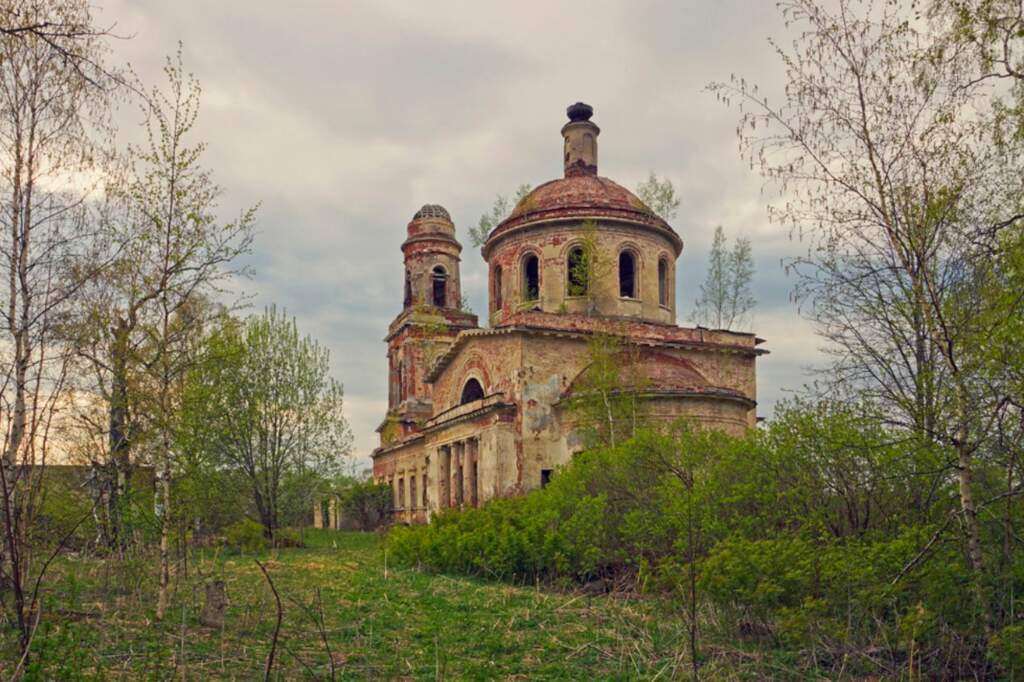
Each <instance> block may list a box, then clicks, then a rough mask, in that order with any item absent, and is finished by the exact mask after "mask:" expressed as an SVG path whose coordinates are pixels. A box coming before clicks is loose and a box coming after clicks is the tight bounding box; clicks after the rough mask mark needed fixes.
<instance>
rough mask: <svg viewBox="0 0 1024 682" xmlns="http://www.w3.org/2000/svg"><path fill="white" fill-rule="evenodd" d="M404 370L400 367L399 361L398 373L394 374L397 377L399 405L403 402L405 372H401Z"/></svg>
mask: <svg viewBox="0 0 1024 682" xmlns="http://www.w3.org/2000/svg"><path fill="white" fill-rule="evenodd" d="M404 369H405V368H404V367H403V366H402V362H401V361H399V362H398V371H397V372H396V374H397V375H398V402H399V403H401V402H402V401H403V400H405V372H404V371H403V370H404Z"/></svg>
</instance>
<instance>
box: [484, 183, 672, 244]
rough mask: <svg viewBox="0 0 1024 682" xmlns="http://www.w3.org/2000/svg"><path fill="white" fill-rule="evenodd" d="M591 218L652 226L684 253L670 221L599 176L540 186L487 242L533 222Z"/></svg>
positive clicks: (623, 188)
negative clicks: (666, 220)
mask: <svg viewBox="0 0 1024 682" xmlns="http://www.w3.org/2000/svg"><path fill="white" fill-rule="evenodd" d="M589 218H596V219H611V220H615V219H619V220H624V221H627V222H631V223H635V224H641V225H646V226H649V227H650V228H652V229H654V230H655V231H658V232H661V233H662V234H665V235H666V236H667V237H668V238H669V239H670V240H672V242H673V243H675V244H676V250H677V251H681V250H682V240H680V239H679V236H678V235H677V234H676V232H675V230H673V229H672V227H671V226H670V225H669V224H668V223H667V222H665V221H664V220H663V219H662V218H661V217H660V216H658V215H657V214H656V213H655V212H654V211H652V210H651V209H650V208H649V207H648V206H647V205H646V204H644V202H643V201H641V200H640V198H639V197H637V196H636V195H635V194H633V193H632V192H630V191H629V190H628V189H626V188H625V187H623V186H622V185H620V184H618V183H616V182H613V181H612V180H609V179H608V178H605V177H601V176H598V175H574V176H571V177H567V178H558V179H556V180H551V181H550V182H546V183H544V184H543V185H540V186H538V187H537V188H536V189H534V190H533V191H532V192H530V193H529V194H527V195H526V196H525V197H523V198H522V200H521V201H520V202H519V203H518V204H516V207H515V208H514V209H513V210H512V213H511V215H509V217H508V218H506V219H505V220H503V221H502V222H501V223H500V224H499V225H498V226H497V227H495V228H494V231H493V232H491V234H490V236H489V237H488V242H492V241H493V240H494V239H496V238H498V237H500V236H501V235H503V234H506V233H508V232H512V231H514V230H517V229H518V228H520V227H526V226H528V225H530V224H532V223H538V222H547V221H550V220H576V219H589ZM486 250H487V248H486V247H485V252H486Z"/></svg>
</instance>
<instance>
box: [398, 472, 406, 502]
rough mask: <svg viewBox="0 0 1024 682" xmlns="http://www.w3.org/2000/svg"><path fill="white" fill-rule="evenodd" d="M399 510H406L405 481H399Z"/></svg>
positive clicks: (401, 479)
mask: <svg viewBox="0 0 1024 682" xmlns="http://www.w3.org/2000/svg"><path fill="white" fill-rule="evenodd" d="M398 508H399V509H405V479H404V478H400V479H398Z"/></svg>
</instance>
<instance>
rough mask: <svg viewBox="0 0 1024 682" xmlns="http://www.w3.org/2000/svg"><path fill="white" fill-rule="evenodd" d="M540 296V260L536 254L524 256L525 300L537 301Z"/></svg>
mask: <svg viewBox="0 0 1024 682" xmlns="http://www.w3.org/2000/svg"><path fill="white" fill-rule="evenodd" d="M539 297H540V260H539V259H538V258H537V256H536V255H535V254H532V253H530V254H527V255H526V257H525V258H523V300H524V301H536V300H537V299H538V298H539Z"/></svg>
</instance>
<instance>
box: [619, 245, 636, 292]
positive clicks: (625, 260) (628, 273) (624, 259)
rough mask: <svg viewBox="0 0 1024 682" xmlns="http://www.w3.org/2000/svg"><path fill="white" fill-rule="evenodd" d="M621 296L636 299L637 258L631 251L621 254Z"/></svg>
mask: <svg viewBox="0 0 1024 682" xmlns="http://www.w3.org/2000/svg"><path fill="white" fill-rule="evenodd" d="M619 296H621V297H623V298H636V257H635V256H634V255H633V254H632V253H631V252H629V251H623V252H622V253H620V254H619Z"/></svg>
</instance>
